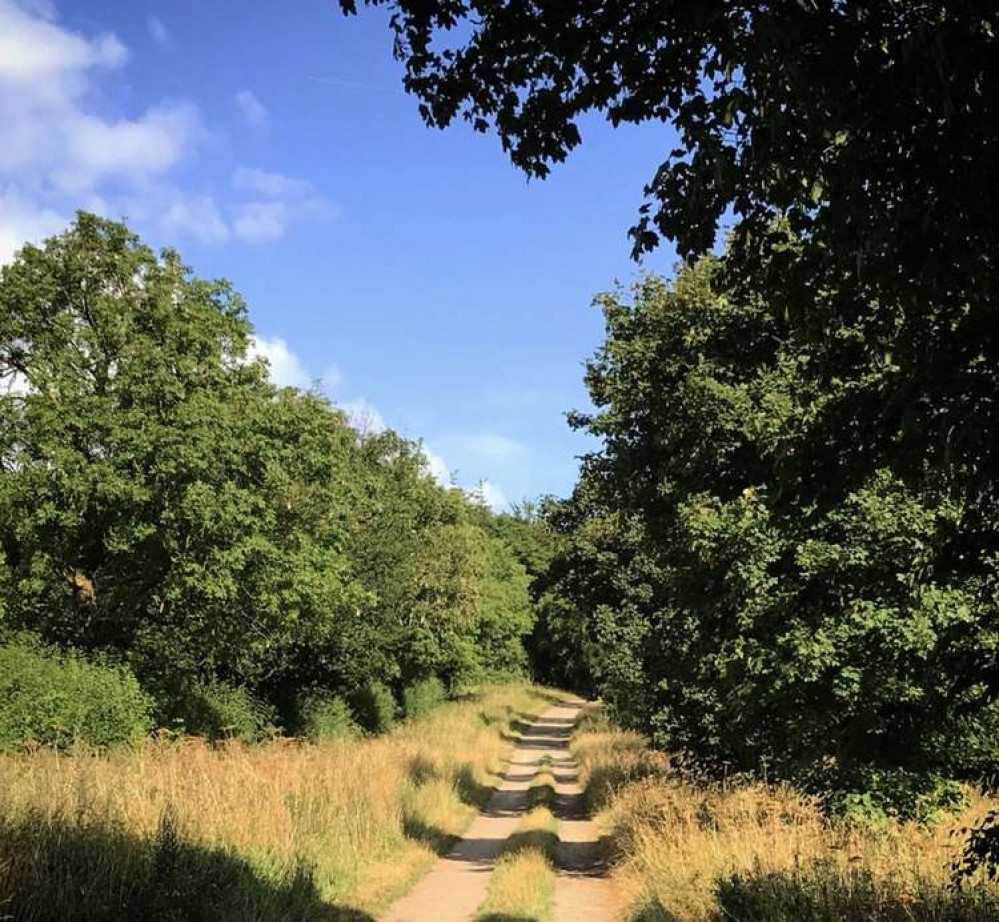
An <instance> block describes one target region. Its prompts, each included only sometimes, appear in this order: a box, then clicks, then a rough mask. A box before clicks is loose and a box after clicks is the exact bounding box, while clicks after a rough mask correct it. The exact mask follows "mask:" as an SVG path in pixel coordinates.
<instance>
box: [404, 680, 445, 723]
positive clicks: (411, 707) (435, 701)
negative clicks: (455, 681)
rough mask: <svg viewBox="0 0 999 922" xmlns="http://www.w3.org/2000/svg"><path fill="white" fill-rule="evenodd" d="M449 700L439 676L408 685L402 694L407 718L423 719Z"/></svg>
mask: <svg viewBox="0 0 999 922" xmlns="http://www.w3.org/2000/svg"><path fill="white" fill-rule="evenodd" d="M446 700H447V692H446V691H445V690H444V683H443V682H441V680H440V679H438V678H437V676H431V677H430V678H429V679H420V681H418V682H414V683H413V684H412V685H407V686H406V688H404V689H403V692H402V711H403V713H404V714H405V715H406V717H407V718H410V719H412V718H413V717H422V716H423V715H424V714H429V713H430V712H431V711H432V710H434V708H438V707H440V706H441V705H442V704H443V703H444V702H445V701H446Z"/></svg>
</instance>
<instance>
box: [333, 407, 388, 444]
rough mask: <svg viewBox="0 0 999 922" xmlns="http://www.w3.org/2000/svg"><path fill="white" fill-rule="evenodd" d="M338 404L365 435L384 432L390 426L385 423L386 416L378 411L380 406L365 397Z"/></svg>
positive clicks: (356, 427) (355, 426)
mask: <svg viewBox="0 0 999 922" xmlns="http://www.w3.org/2000/svg"><path fill="white" fill-rule="evenodd" d="M338 406H339V407H340V409H341V410H343V412H344V413H346V414H347V419H348V420H349V421H350V424H351V425H352V426H353V427H354V428H355V429H357V431H358V432H360V433H362V434H364V435H367V434H369V433H375V432H384V431H385V430H386V429H387V428H388V426H386V425H385V417H384V416H382V414H381V413H380V412H379V411H378V408H377V407H375V406H373V405H372V404H370V403H368V401H367V400H365V399H364V398H358V399H356V400H348V401H346V402H345V403H341V404H338Z"/></svg>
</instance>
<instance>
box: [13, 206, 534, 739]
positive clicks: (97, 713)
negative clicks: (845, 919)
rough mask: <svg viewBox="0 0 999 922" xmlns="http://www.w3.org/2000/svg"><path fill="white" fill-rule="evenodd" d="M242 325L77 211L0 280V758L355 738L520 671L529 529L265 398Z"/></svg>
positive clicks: (393, 447)
mask: <svg viewBox="0 0 999 922" xmlns="http://www.w3.org/2000/svg"><path fill="white" fill-rule="evenodd" d="M251 335H252V328H251V326H250V323H249V321H248V319H247V311H246V307H245V305H244V303H243V302H242V300H241V299H240V298H239V296H238V295H237V294H236V292H235V291H234V290H233V289H232V288H231V287H230V285H229V284H228V283H226V282H221V281H207V280H204V279H199V278H196V277H194V276H193V275H192V274H191V272H190V271H189V270H188V269H187V268H186V267H185V266H184V265H183V263H182V262H181V260H180V258H179V256H178V255H177V254H176V253H175V252H172V251H165V252H163V253H162V254H160V255H157V254H155V253H154V252H153V251H152V250H150V249H149V248H148V247H147V246H145V245H143V244H142V243H141V242H140V241H139V240H138V238H137V237H135V236H134V235H133V234H132V233H131V232H130V231H129V230H128V229H126V228H125V227H124V226H122V225H120V224H116V223H112V222H109V221H105V220H102V219H99V218H96V217H94V216H91V215H87V214H81V215H80V216H79V217H78V219H77V221H76V223H75V224H74V225H73V226H72V227H71V228H70V229H69V230H67V231H66V232H65V233H64V234H62V235H61V236H58V237H55V238H53V239H51V240H49V241H47V242H46V243H45V244H44V245H42V246H40V247H39V246H31V245H28V246H25V247H24V248H23V250H22V251H21V252H20V254H19V255H18V256H17V257H16V259H15V260H14V262H13V263H12V264H11V265H9V266H6V267H5V268H3V270H2V274H0V630H2V632H3V638H4V640H5V648H4V650H3V652H0V698H2V699H3V700H4V704H3V706H2V707H0V711H2V714H0V746H6V747H11V746H17V745H21V744H23V743H24V742H26V741H28V740H35V741H38V742H54V743H65V742H67V741H69V740H71V739H72V738H75V737H77V736H80V735H82V736H84V737H85V738H86V737H87V736H88V734H89V735H91V736H95V737H96V738H97V739H96V741H97V742H107V741H110V740H111V739H113V738H116V737H120V736H128V735H132V734H134V733H136V732H144V731H145V730H147V729H149V728H151V727H154V726H159V727H166V728H170V729H182V730H185V731H187V732H206V733H209V734H222V733H238V734H239V735H242V736H245V737H253V736H255V735H258V734H259V733H261V732H263V731H264V730H265V728H267V727H268V726H274V727H279V728H283V729H285V730H287V731H289V732H296V733H314V732H321V731H323V730H324V728H325V729H326V730H329V731H330V732H342V731H345V730H348V729H349V728H350V727H352V726H353V722H354V721H360V722H361V723H362V724H363V725H364V726H366V727H367V728H369V729H372V730H377V729H381V728H383V727H384V726H386V725H387V724H388V723H390V722H391V720H392V719H393V717H394V715H395V713H396V711H397V709H398V705H399V703H400V702H402V701H403V700H405V701H406V702H407V703H408V706H409V708H410V709H411V710H412V709H419V708H421V707H423V706H426V704H427V703H428V702H430V701H431V700H432V699H435V698H436V697H439V696H441V695H442V694H444V693H446V692H447V691H449V690H451V689H455V688H457V687H458V686H460V685H461V684H462V683H465V682H470V681H475V680H480V679H483V678H485V677H487V676H495V675H497V674H514V673H517V674H519V673H522V672H523V671H524V669H525V666H526V659H525V652H524V646H523V642H522V641H523V638H524V637H525V635H527V634H528V633H529V632H530V630H531V627H532V624H533V620H534V615H533V609H532V604H531V600H530V596H529V593H528V582H529V577H528V575H527V573H526V571H525V568H524V564H523V562H522V560H524V561H525V562H528V563H529V560H528V559H527V558H526V557H524V555H525V554H528V555H529V554H530V547H531V544H532V541H533V538H532V537H531V535H530V532H531V530H532V529H533V528H535V526H532V525H530V524H528V523H526V522H522V521H519V520H517V519H515V518H513V517H511V516H497V515H493V514H492V513H491V512H490V511H489V510H488V509H487V508H485V506H484V505H483V504H482V503H481V502H478V501H476V500H475V498H474V497H469V496H467V495H466V494H465V493H464V492H463V491H461V490H458V489H448V488H445V487H443V486H441V485H440V484H438V483H437V482H435V480H434V479H433V478H432V477H431V476H430V475H429V473H428V468H427V462H426V459H425V457H424V454H423V452H422V450H421V447H420V445H419V444H418V443H414V442H412V441H408V440H406V439H404V438H402V437H400V436H399V435H397V434H396V433H394V432H391V431H385V432H368V433H362V432H359V431H357V430H356V429H355V428H353V427H352V426H351V425H350V424H349V422H348V420H347V418H346V417H345V416H344V414H343V413H342V412H341V411H340V410H338V409H337V408H336V407H335V406H333V405H332V404H331V403H330V402H329V401H328V400H326V399H325V398H324V397H322V396H320V395H319V394H317V393H307V392H303V391H300V390H296V389H294V388H278V387H275V386H274V385H273V384H271V383H270V381H269V380H268V372H267V368H266V366H265V364H264V363H262V362H261V361H254V360H251V359H250V357H249V353H248V348H249V346H250V343H251ZM87 728H89V729H87ZM97 728H102V729H100V730H98V729H97Z"/></svg>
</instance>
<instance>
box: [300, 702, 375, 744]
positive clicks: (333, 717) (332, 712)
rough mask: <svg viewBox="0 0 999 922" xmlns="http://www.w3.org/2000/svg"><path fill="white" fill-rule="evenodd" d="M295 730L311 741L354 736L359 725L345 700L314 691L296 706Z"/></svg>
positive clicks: (358, 729) (358, 730) (357, 731)
mask: <svg viewBox="0 0 999 922" xmlns="http://www.w3.org/2000/svg"><path fill="white" fill-rule="evenodd" d="M296 710H297V713H296V715H295V718H296V719H295V730H296V732H297V733H298V735H299V736H304V737H305V738H306V739H308V740H311V741H312V742H318V741H319V740H322V739H336V738H340V737H347V736H356V735H357V734H358V733H359V732H360V729H361V728H360V727H359V726H358V725H357V723H356V721H355V720H354V715H353V714H351V711H350V708H349V707H348V705H347V702H346V701H344V700H343V698H340V697H337V696H330V695H323V694H319V693H315V694H312V695H307V696H306V697H305V698H303V699H302V700H301V701H300V702H299V703H298V707H297V709H296Z"/></svg>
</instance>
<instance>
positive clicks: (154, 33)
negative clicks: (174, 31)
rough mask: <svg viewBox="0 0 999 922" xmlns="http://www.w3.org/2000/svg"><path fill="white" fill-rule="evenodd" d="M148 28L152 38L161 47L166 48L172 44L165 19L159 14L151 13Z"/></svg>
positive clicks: (147, 22)
mask: <svg viewBox="0 0 999 922" xmlns="http://www.w3.org/2000/svg"><path fill="white" fill-rule="evenodd" d="M146 29H147V30H148V31H149V35H150V36H151V37H152V40H153V41H154V42H156V44H157V45H159V46H160V47H161V48H166V47H167V46H168V45H169V44H170V32H169V31H168V30H167V27H166V26H165V25H163V20H161V19H160V18H159V16H153V15H150V16H149V18H148V19H146Z"/></svg>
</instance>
